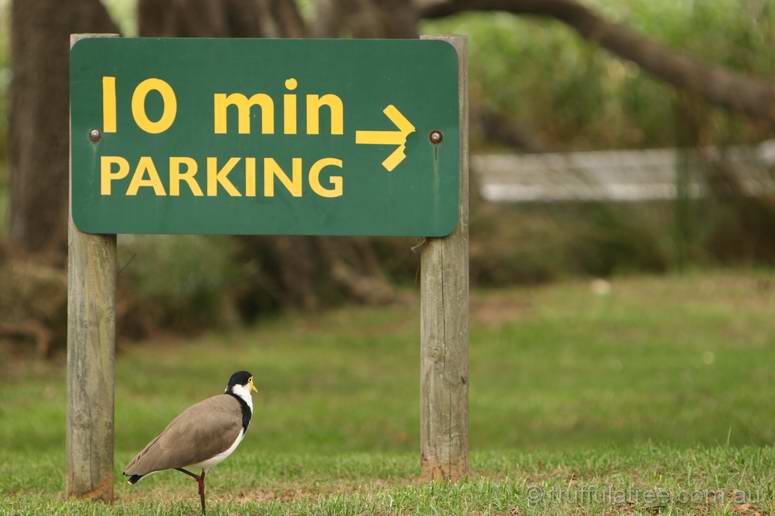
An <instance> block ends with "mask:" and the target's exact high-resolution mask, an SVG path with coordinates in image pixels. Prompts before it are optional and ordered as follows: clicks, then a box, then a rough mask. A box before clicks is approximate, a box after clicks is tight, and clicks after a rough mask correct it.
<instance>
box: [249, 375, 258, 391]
mask: <svg viewBox="0 0 775 516" xmlns="http://www.w3.org/2000/svg"><path fill="white" fill-rule="evenodd" d="M248 387H250V392H258V389H256V384H255V383H253V377H252V376H251V377H250V378H248Z"/></svg>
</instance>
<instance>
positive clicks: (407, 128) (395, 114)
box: [355, 104, 415, 172]
mask: <svg viewBox="0 0 775 516" xmlns="http://www.w3.org/2000/svg"><path fill="white" fill-rule="evenodd" d="M382 112H383V113H385V116H386V117H388V119H389V120H390V121H391V122H393V125H395V126H396V128H398V131H355V143H356V144H357V145H359V144H362V143H365V144H371V145H398V148H397V149H396V150H394V151H393V152H391V153H390V156H388V157H387V158H385V161H383V162H382V166H383V167H385V170H387V171H388V172H392V171H393V169H394V168H396V167H397V166H398V165H399V163H401V162H402V161H404V158H406V137H407V136H409V135H410V134H412V133H413V132H414V131H415V128H414V126H413V125H412V123H411V122H410V121H409V120H407V119H406V117H405V116H404V115H402V114H401V112H400V111H399V110H398V109H397V108H396V107H395V106H394V105H393V104H390V105H389V106H387V107H386V108H385V109H383V110H382Z"/></svg>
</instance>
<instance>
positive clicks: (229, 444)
mask: <svg viewBox="0 0 775 516" xmlns="http://www.w3.org/2000/svg"><path fill="white" fill-rule="evenodd" d="M253 392H256V386H255V385H254V383H253V375H251V374H250V373H249V372H247V371H239V372H237V373H234V374H233V375H231V378H229V384H228V385H227V386H226V391H225V392H224V393H223V394H219V395H217V396H213V397H211V398H207V399H206V400H204V401H200V402H199V403H197V404H196V405H193V406H191V407H189V408H188V409H186V410H185V411H184V412H183V413H182V414H180V415H179V416H178V417H176V418H175V419H173V420H172V422H171V423H170V424H169V425H167V428H165V429H164V430H163V431H162V432H161V433H160V434H159V435H158V436H157V437H155V438H154V439H153V440H152V441H151V442H149V443H148V444H147V445H146V446H145V448H143V450H142V451H141V452H140V453H138V454H137V455H136V456H135V458H134V459H132V460H131V461H130V462H129V464H127V467H126V468H124V475H125V476H126V477H127V479H128V480H129V483H130V484H135V483H137V482H138V481H139V480H140V479H141V478H143V477H145V476H147V475H150V474H151V473H156V472H157V471H163V470H165V469H174V470H177V471H180V472H182V473H185V474H187V475H190V476H192V477H193V478H195V479H196V481H197V483H198V484H199V501H200V502H201V503H202V513H204V512H205V475H207V471H208V470H209V469H210V468H212V467H213V466H215V465H216V464H218V463H219V462H222V461H223V460H224V459H225V458H226V457H228V456H229V455H231V454H232V453H234V450H236V449H237V446H238V445H239V443H240V442H241V441H242V439H243V438H244V437H245V432H247V431H248V424H250V418H251V417H252V416H253V398H252V397H251V393H253ZM186 468H197V469H198V468H201V470H202V473H201V474H200V475H197V474H195V473H193V472H191V471H189V470H187V469H186Z"/></svg>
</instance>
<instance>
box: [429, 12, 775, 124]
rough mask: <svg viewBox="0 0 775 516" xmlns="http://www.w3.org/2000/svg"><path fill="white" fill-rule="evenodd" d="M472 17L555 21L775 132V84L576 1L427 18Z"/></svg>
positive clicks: (434, 13)
mask: <svg viewBox="0 0 775 516" xmlns="http://www.w3.org/2000/svg"><path fill="white" fill-rule="evenodd" d="M466 11H505V12H509V13H513V14H517V15H526V16H541V17H547V18H553V19H555V20H558V21H560V22H562V23H564V24H566V25H568V26H569V27H570V28H572V29H573V30H575V31H576V32H577V33H578V34H579V35H580V36H581V37H583V38H584V39H586V40H588V41H591V42H593V43H595V44H597V45H599V46H601V47H603V48H605V49H606V50H608V51H609V52H611V53H612V54H614V55H617V56H619V57H621V58H623V59H627V60H629V61H632V62H633V63H635V64H636V65H638V66H639V67H640V68H641V69H642V70H644V71H646V72H648V73H650V74H652V75H653V76H655V77H657V78H658V79H661V80H663V81H665V82H667V83H668V84H672V85H673V86H674V87H676V88H677V89H679V90H682V91H686V92H689V93H692V94H695V95H698V96H699V97H701V98H703V99H705V100H706V101H707V102H710V103H711V104H715V105H718V106H721V107H724V108H726V109H729V110H732V111H736V112H739V113H743V114H745V115H747V116H749V117H751V118H754V119H760V120H764V121H766V122H769V124H770V125H771V126H773V127H775V88H773V87H772V86H770V85H769V84H766V83H765V82H762V81H759V80H756V79H753V78H749V77H746V76H744V75H742V74H739V73H737V72H734V71H732V70H728V69H726V68H723V67H721V66H716V65H710V64H705V63H701V62H699V61H697V60H695V59H693V58H691V57H690V56H688V55H687V54H685V53H684V52H682V51H680V50H678V49H672V48H668V47H666V46H664V45H662V44H660V43H657V42H656V41H652V40H650V39H648V38H647V37H645V36H643V35H642V34H639V33H638V32H636V31H634V30H632V29H631V28H629V27H627V26H626V25H623V24H619V23H615V22H612V21H610V20H607V19H606V18H604V17H603V16H602V15H600V14H598V13H597V12H595V11H593V10H591V9H589V8H588V7H585V6H584V5H582V4H580V3H579V2H577V1H576V0H449V1H442V2H433V3H428V4H427V5H426V6H425V7H424V8H423V9H422V11H421V15H422V17H423V18H429V19H432V18H441V17H444V16H450V15H453V14H458V13H462V12H466Z"/></svg>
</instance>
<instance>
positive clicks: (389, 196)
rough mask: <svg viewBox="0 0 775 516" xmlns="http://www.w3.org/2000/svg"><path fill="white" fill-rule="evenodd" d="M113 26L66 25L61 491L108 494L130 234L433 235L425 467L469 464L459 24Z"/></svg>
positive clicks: (424, 382)
mask: <svg viewBox="0 0 775 516" xmlns="http://www.w3.org/2000/svg"><path fill="white" fill-rule="evenodd" d="M115 36H116V35H73V36H71V51H70V110H71V116H70V222H69V231H68V234H69V255H68V333H67V346H68V351H67V368H68V372H67V374H68V378H67V384H68V414H67V482H66V486H67V487H66V489H67V494H68V495H69V496H79V497H91V498H95V499H104V500H110V499H112V497H113V442H114V441H113V433H114V432H113V431H114V428H113V418H114V375H115V363H114V362H115V304H116V300H115V296H116V234H119V233H135V234H181V233H182V234H187V233H188V234H190V233H198V234H259V235H260V234H270V235H332V236H334V235H341V236H345V235H353V236H356V235H361V236H377V235H381V236H422V237H425V238H426V244H425V246H424V249H423V251H422V255H421V272H422V277H421V281H420V283H421V287H420V294H421V378H420V390H421V393H420V398H421V414H420V416H421V417H420V421H421V466H422V472H423V476H424V477H426V478H429V479H436V478H444V479H456V478H460V477H463V476H465V475H466V473H467V471H468V90H467V84H466V80H467V71H466V66H467V58H466V40H465V38H462V37H429V38H423V40H266V39H225V38H224V39H198V38H177V39H176V38H161V39H158V38H139V39H131V38H130V39H123V38H119V39H112V38H114V37H115ZM92 38H102V39H99V40H97V39H92ZM82 40H85V41H82ZM256 70H260V73H256ZM203 72H204V73H203ZM259 114H260V116H259Z"/></svg>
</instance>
